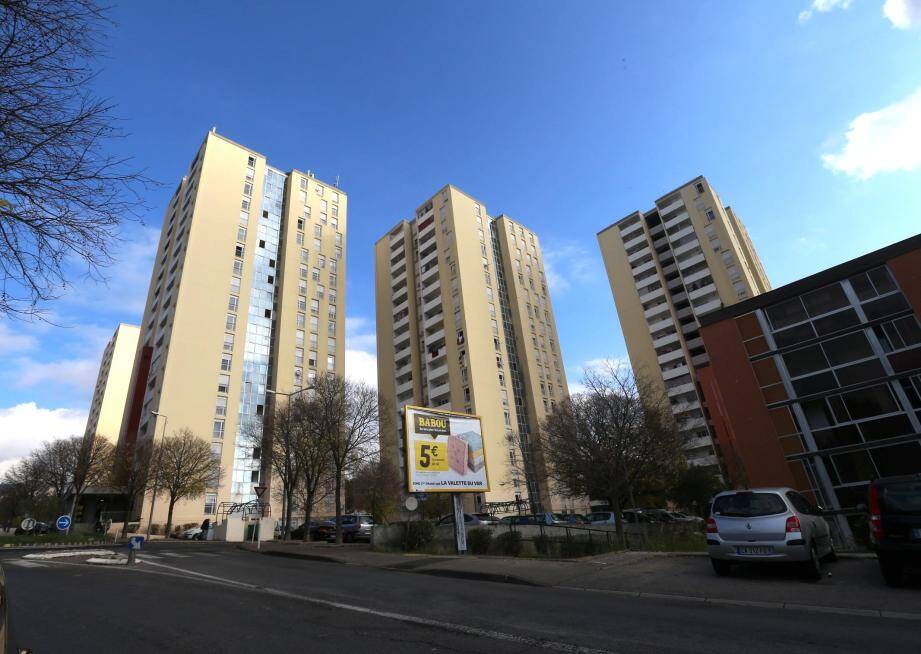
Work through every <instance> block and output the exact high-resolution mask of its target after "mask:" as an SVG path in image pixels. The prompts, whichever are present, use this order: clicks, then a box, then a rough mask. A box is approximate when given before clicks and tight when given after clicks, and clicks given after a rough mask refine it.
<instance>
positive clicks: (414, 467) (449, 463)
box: [405, 406, 489, 493]
mask: <svg viewBox="0 0 921 654" xmlns="http://www.w3.org/2000/svg"><path fill="white" fill-rule="evenodd" d="M405 418H406V421H405V433H406V461H407V466H406V473H407V490H408V491H409V492H411V493H419V492H448V493H450V492H453V493H458V492H483V491H487V490H489V478H488V475H487V470H486V453H485V450H484V438H483V431H482V423H481V421H480V419H479V417H477V416H472V415H469V414H465V413H455V412H452V411H441V410H435V409H425V408H422V407H412V406H408V407H406V414H405Z"/></svg>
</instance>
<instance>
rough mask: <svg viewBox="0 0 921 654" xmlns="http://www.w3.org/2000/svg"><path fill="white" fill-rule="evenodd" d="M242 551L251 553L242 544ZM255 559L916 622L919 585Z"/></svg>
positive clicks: (858, 563)
mask: <svg viewBox="0 0 921 654" xmlns="http://www.w3.org/2000/svg"><path fill="white" fill-rule="evenodd" d="M241 547H242V548H243V549H247V550H255V547H253V546H252V545H248V544H247V545H243V546H241ZM261 553H262V554H264V555H269V556H289V557H295V558H303V559H308V560H313V561H326V562H331V563H338V564H345V565H359V566H366V567H372V568H378V569H382V570H394V571H400V572H412V573H421V574H430V575H436V576H446V577H456V578H462V579H471V580H477V581H500V582H506V583H518V584H526V585H532V586H542V587H554V588H564V589H570V590H575V591H591V592H598V593H613V594H617V595H621V596H623V595H627V596H633V597H637V598H643V597H651V598H658V599H674V600H676V601H694V602H708V603H712V604H722V605H742V606H745V605H750V606H757V607H762V608H781V609H787V610H801V611H831V612H835V613H844V614H853V615H869V616H875V617H903V618H910V619H917V620H921V583H919V582H917V581H916V582H915V583H914V584H910V585H908V586H907V587H906V588H902V589H895V588H889V587H888V586H886V585H885V584H884V582H883V579H882V576H881V575H880V573H879V567H878V565H877V563H876V560H875V559H874V558H872V557H869V556H843V557H841V559H840V560H839V561H838V562H836V563H828V564H825V565H824V567H823V570H824V572H825V577H824V578H823V579H822V580H821V581H820V582H818V583H808V582H804V581H801V580H800V579H799V578H798V576H797V574H796V571H795V570H791V569H789V568H787V567H784V566H773V567H772V566H764V567H760V568H749V567H747V566H746V567H739V568H736V569H735V570H734V574H733V576H732V577H729V578H724V577H717V576H716V575H715V574H714V573H713V570H712V569H711V567H710V562H709V561H708V560H707V557H706V555H702V554H697V553H689V554H663V553H656V552H617V553H613V554H603V555H600V556H596V557H590V558H586V559H579V560H547V559H522V558H506V557H494V556H471V555H468V556H431V555H424V554H402V553H387V552H372V551H371V550H370V548H368V547H367V546H363V545H341V546H337V545H333V544H327V543H283V542H279V543H275V542H273V543H263V544H262V550H261Z"/></svg>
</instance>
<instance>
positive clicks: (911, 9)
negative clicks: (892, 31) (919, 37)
mask: <svg viewBox="0 0 921 654" xmlns="http://www.w3.org/2000/svg"><path fill="white" fill-rule="evenodd" d="M883 15H884V16H885V17H886V18H888V19H889V22H890V23H892V26H893V27H895V28H897V29H900V30H910V29H921V0H886V4H884V5H883Z"/></svg>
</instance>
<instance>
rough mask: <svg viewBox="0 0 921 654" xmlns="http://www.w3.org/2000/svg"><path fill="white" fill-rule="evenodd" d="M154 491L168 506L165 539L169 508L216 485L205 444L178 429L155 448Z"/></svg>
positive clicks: (216, 472) (216, 469)
mask: <svg viewBox="0 0 921 654" xmlns="http://www.w3.org/2000/svg"><path fill="white" fill-rule="evenodd" d="M153 461H154V469H155V470H154V474H155V475H156V476H157V478H158V487H159V489H160V491H162V492H163V493H164V494H165V495H166V497H167V500H168V502H169V509H168V511H167V514H166V535H167V536H169V534H170V531H171V530H172V527H173V508H174V507H175V506H176V502H178V501H179V500H182V499H193V498H195V497H198V496H200V495H202V494H203V493H204V492H205V490H206V489H208V488H213V487H215V486H217V485H218V482H219V480H220V476H221V470H220V466H218V465H217V462H216V461H215V457H214V455H213V454H212V453H211V446H210V445H209V444H208V441H206V440H204V439H202V438H199V437H198V436H196V435H195V434H194V433H193V432H192V431H191V430H190V429H179V430H177V431H176V432H174V434H173V435H172V436H167V437H166V438H164V439H162V440H161V441H160V442H158V443H157V445H156V454H155V455H154V457H153Z"/></svg>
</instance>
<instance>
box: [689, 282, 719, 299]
mask: <svg viewBox="0 0 921 654" xmlns="http://www.w3.org/2000/svg"><path fill="white" fill-rule="evenodd" d="M710 293H716V285H715V284H714V283H713V282H710V283H709V284H707V285H706V286H701V287H700V288H695V289H694V290H693V291H691V292H689V293H688V297H689V298H690V299H692V300H696V299H697V298H700V297H703V296H704V295H709V294H710Z"/></svg>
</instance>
